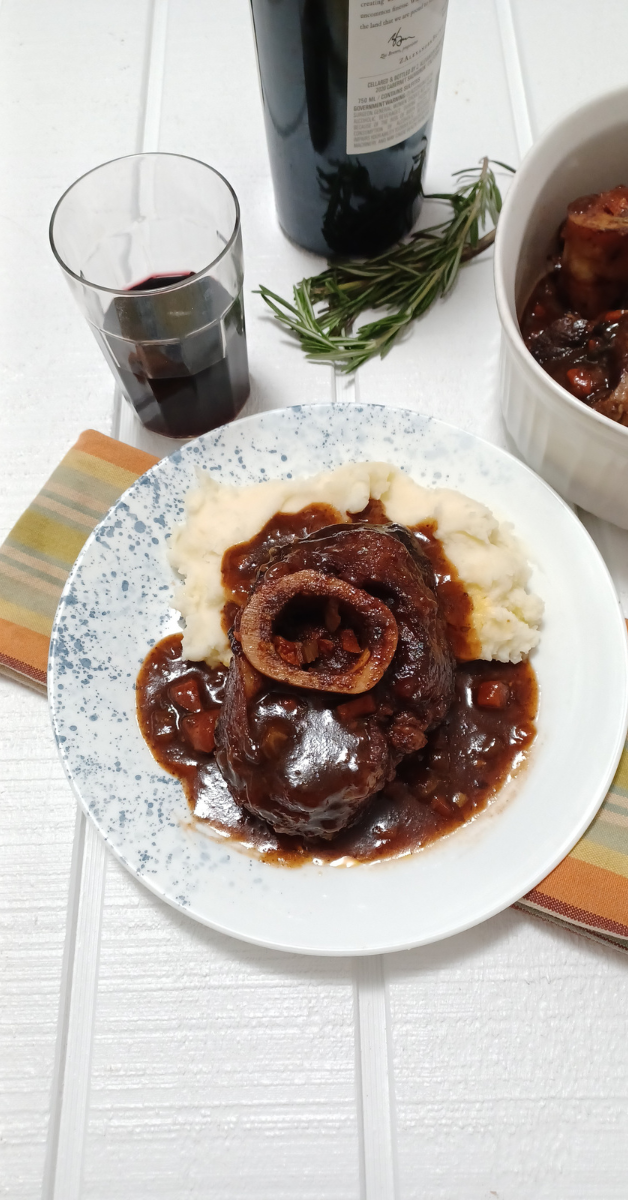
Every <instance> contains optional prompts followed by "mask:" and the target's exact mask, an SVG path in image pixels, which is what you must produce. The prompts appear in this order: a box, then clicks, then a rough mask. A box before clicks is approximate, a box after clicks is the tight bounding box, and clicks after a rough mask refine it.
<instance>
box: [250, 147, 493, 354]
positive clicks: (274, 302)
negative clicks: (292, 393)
mask: <svg viewBox="0 0 628 1200" xmlns="http://www.w3.org/2000/svg"><path fill="white" fill-rule="evenodd" d="M491 162H492V163H494V165H495V166H498V167H502V168H503V169H504V170H506V171H512V169H513V168H512V167H509V166H507V164H506V163H501V162H499V161H497V160H495V159H491V160H489V159H488V158H484V159H482V161H481V165H480V166H479V167H477V168H470V169H465V170H464V171H457V172H456V173H455V175H454V179H457V180H458V187H457V188H456V190H455V191H454V192H446V193H436V194H432V195H429V196H427V197H426V199H428V200H440V201H442V202H444V203H446V204H449V206H450V207H451V209H452V215H451V217H450V219H449V220H448V221H442V222H441V223H440V224H438V225H431V226H430V227H429V228H428V229H420V230H419V231H418V232H417V233H414V234H412V236H411V237H410V239H409V240H408V241H407V242H402V243H401V244H400V245H398V246H395V247H393V249H392V250H388V251H387V252H386V253H385V254H380V255H378V256H377V257H376V258H371V259H367V260H366V261H364V262H353V261H352V262H337V263H331V264H330V265H329V267H328V268H327V270H325V271H322V272H321V274H320V275H312V276H310V278H308V279H302V280H301V282H300V283H297V284H296V285H295V287H294V289H293V302H292V304H290V302H289V301H288V300H284V299H283V298H282V297H281V296H278V295H277V294H276V293H275V292H271V290H270V288H267V287H264V286H263V285H260V288H259V295H261V296H262V297H263V299H264V300H265V301H266V303H267V304H268V306H269V307H270V308H271V309H272V311H273V313H274V315H275V317H276V318H277V320H278V321H281V322H282V324H283V325H285V326H286V327H287V328H288V329H289V330H290V332H291V333H292V334H294V336H295V337H297V338H298V339H299V341H300V343H301V346H302V348H303V350H304V351H305V353H306V355H307V357H308V358H310V359H313V360H315V361H316V362H330V363H333V364H334V365H335V366H337V367H338V368H339V369H340V370H342V371H344V372H350V371H355V370H356V369H357V368H358V367H360V366H362V363H365V362H366V361H367V360H368V359H369V358H373V357H374V355H376V354H379V355H381V356H382V357H383V355H385V354H387V353H388V351H389V350H390V348H391V346H392V345H393V342H394V341H395V340H396V339H397V338H398V337H399V335H400V334H402V333H403V332H404V330H405V329H407V327H408V325H410V324H411V322H412V321H415V320H416V319H417V317H421V316H423V313H425V312H427V310H428V309H429V308H431V306H432V304H433V303H434V301H435V300H437V299H438V297H439V296H446V295H447V293H448V292H450V291H451V289H452V288H453V286H454V284H455V282H456V279H457V277H458V272H459V271H460V267H461V266H462V264H463V263H464V262H468V261H469V259H471V258H475V257H476V255H478V254H481V253H482V251H483V250H486V249H487V247H488V246H490V245H491V244H492V242H493V240H494V238H495V226H496V225H497V220H498V217H499V213H500V210H501V205H502V198H501V194H500V191H499V187H498V185H497V180H496V178H495V174H494V172H493V170H492V169H491ZM489 221H490V222H492V228H490V229H488V231H487V232H483V231H484V229H485V226H486V225H487V224H488V223H489ZM369 309H384V310H385V311H384V312H383V313H382V315H381V316H377V317H376V318H375V319H374V320H372V321H369V322H368V323H367V324H365V325H361V326H359V328H358V329H356V330H355V332H354V324H355V321H356V319H357V318H358V317H359V316H360V314H361V313H364V312H366V311H368V310H369Z"/></svg>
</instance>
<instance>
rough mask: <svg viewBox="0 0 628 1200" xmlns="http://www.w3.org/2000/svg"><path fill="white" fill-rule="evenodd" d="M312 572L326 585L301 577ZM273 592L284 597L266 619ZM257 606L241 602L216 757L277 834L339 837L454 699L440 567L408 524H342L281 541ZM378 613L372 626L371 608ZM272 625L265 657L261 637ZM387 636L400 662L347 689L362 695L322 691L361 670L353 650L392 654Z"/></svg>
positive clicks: (238, 793) (237, 793)
mask: <svg viewBox="0 0 628 1200" xmlns="http://www.w3.org/2000/svg"><path fill="white" fill-rule="evenodd" d="M314 575H316V577H317V579H318V581H319V582H318V584H317V587H318V588H319V593H318V594H316V589H314V591H312V589H310V590H309V591H308V588H307V587H301V583H302V581H303V579H304V577H306V578H307V580H309V581H310V583H311V580H312V577H313V576H314ZM321 577H323V583H321V582H320V579H321ZM325 577H326V578H327V581H328V583H327V587H324V586H323V584H324V580H325ZM291 580H292V582H291ZM341 584H344V585H349V592H350V593H351V596H349V593H347V594H346V596H345V593H344V590H343V587H342V586H340V585H341ZM354 592H358V593H361V594H362V596H363V599H362V600H361V601H360V604H358V603H357V602H356V600H355V596H354V595H353V593H354ZM256 596H257V597H259V599H258V600H257V601H256ZM278 596H279V601H278V600H277V597H278ZM343 596H345V599H343ZM350 599H351V600H352V603H351V602H350ZM264 601H268V602H269V603H271V601H272V603H271V608H270V609H269V610H267V611H266V615H265V624H264V623H263V622H262V615H263V610H264ZM284 601H285V602H284ZM371 602H375V603H371ZM256 604H257V608H256V607H255V606H256ZM250 605H253V615H252V617H249V616H248V615H247V614H248V612H249V609H248V608H245V609H244V610H241V611H240V612H239V613H238V614H237V615H236V619H235V622H234V626H233V629H232V631H231V638H232V646H233V650H234V654H233V659H232V663H231V666H230V668H229V676H228V680H227V685H226V692H225V702H224V706H223V709H222V713H221V716H220V719H219V721H218V724H217V727H216V735H215V736H216V747H217V750H216V761H217V763H218V766H219V768H220V770H221V772H222V774H223V776H224V778H225V780H226V782H227V784H228V786H229V789H230V791H231V793H232V795H233V796H234V798H235V800H236V801H237V803H238V804H240V805H241V806H243V807H244V808H246V809H248V811H249V812H252V813H253V814H255V815H256V816H260V817H263V818H264V819H265V820H267V821H268V822H269V823H270V824H271V825H272V826H273V827H274V828H275V829H276V830H277V831H279V832H284V833H292V834H300V835H302V836H306V837H315V836H316V837H325V838H330V837H333V835H334V834H335V833H337V832H338V831H339V830H340V829H343V828H345V827H347V826H348V825H350V824H352V823H353V822H354V821H355V820H356V819H357V818H358V816H359V815H360V814H361V812H362V811H363V809H364V806H365V804H366V803H367V802H368V800H369V799H370V797H372V796H373V795H374V794H375V793H377V792H378V791H379V790H380V789H381V788H382V787H383V786H384V784H385V783H386V782H387V781H388V780H390V779H391V778H392V776H393V775H394V771H395V768H396V766H397V764H398V763H399V762H400V761H401V759H402V758H403V757H404V756H405V755H406V754H411V753H413V752H415V751H417V750H420V749H421V747H422V746H424V745H425V743H426V733H427V731H428V730H429V729H431V728H433V727H434V726H435V725H437V724H438V723H439V722H440V721H442V720H443V718H444V717H445V715H446V713H447V711H448V709H449V706H450V704H451V702H452V699H453V695H454V659H453V655H452V653H451V650H450V648H449V644H448V642H447V637H446V632H445V625H444V621H443V619H442V616H441V614H440V611H439V608H438V604H437V601H436V597H435V594H434V578H433V574H432V568H431V566H430V564H429V561H428V559H427V558H426V556H425V555H424V553H423V551H422V550H421V548H420V546H419V544H418V543H417V542H416V539H414V538H413V537H412V535H411V534H410V533H409V532H408V531H407V530H405V529H403V528H402V527H400V526H386V527H380V526H371V525H336V526H330V527H328V528H326V529H322V530H319V531H317V532H316V533H314V534H312V535H311V536H309V537H306V538H303V539H302V540H301V541H299V542H298V543H297V544H296V545H292V546H288V547H284V548H283V549H281V550H279V552H278V554H277V556H276V557H275V558H274V559H272V560H271V561H270V562H269V564H268V565H267V566H266V567H265V568H262V570H261V571H260V573H259V576H258V579H257V583H256V587H255V590H254V592H253V598H252V600H251V601H249V607H250ZM360 606H361V607H360ZM382 610H386V613H387V614H389V615H388V616H386V617H385V616H384V613H383V611H382ZM372 612H376V613H377V620H375V618H374V619H373V620H374V623H373V622H371V624H370V625H369V622H368V621H367V620H366V617H364V619H363V614H368V613H372ZM377 622H379V624H378V623H377ZM262 627H263V629H264V639H263V640H264V641H265V654H266V657H264V653H262V655H261V657H260V655H259V654H258V653H257V649H258V647H255V646H253V649H252V647H251V639H254V637H255V632H256V630H259V629H260V628H262ZM393 631H396V649H394V650H393V652H392V654H390V653H389V652H390V648H391V646H392V634H393ZM386 637H387V638H388V644H387V650H386V654H385V655H384V656H383V657H384V658H385V657H386V655H388V659H387V662H388V663H389V665H386V666H385V667H384V670H383V672H382V671H381V670H378V671H377V673H376V676H375V678H374V679H373V682H371V683H370V684H369V683H368V682H367V690H365V689H364V688H357V689H356V688H352V689H349V688H344V689H343V690H345V691H346V692H349V691H351V693H352V695H353V696H354V698H352V699H349V700H348V701H347V702H342V701H343V697H339V696H338V691H339V690H340V689H337V690H336V691H335V692H334V691H332V690H331V689H330V690H321V683H320V681H323V680H324V679H326V678H332V679H333V677H334V676H335V677H336V678H340V677H342V676H343V674H344V675H345V676H346V675H347V673H349V674H350V672H351V665H350V664H351V661H352V660H353V663H354V665H355V664H356V663H358V662H359V661H360V659H362V660H363V663H362V667H361V668H358V670H363V669H364V667H367V668H368V663H369V661H370V660H371V659H374V660H376V661H377V662H379V664H380V665H381V662H382V661H383V658H382V656H381V655H380V649H381V646H380V643H381V644H383V642H384V641H385V638H386ZM367 652H368V655H369V658H368V659H366V660H364V656H365V655H366V653H367ZM251 658H252V659H254V660H255V661H254V662H252V661H250V660H251ZM277 662H279V663H280V664H281V665H280V667H279V668H277ZM259 667H262V670H259V669H258V668H259ZM273 673H274V676H275V677H274V678H272V677H271V676H272V675H273ZM356 673H357V672H356ZM315 680H318V681H319V682H315ZM295 683H296V684H298V686H295ZM373 684H374V686H373ZM327 686H329V685H327ZM356 691H358V692H360V694H359V695H355V692H356ZM339 700H340V701H341V702H340V703H339Z"/></svg>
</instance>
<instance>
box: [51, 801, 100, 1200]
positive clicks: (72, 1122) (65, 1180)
mask: <svg viewBox="0 0 628 1200" xmlns="http://www.w3.org/2000/svg"><path fill="white" fill-rule="evenodd" d="M82 820H83V826H84V837H83V838H82V839H81V841H82V854H81V855H80V857H81V859H82V862H81V865H80V878H79V882H78V893H79V894H78V903H77V905H76V924H75V928H74V929H73V930H69V940H70V943H71V947H72V948H71V950H70V952H69V954H68V965H69V967H70V962H71V969H69V971H68V979H67V982H66V988H65V989H64V990H65V997H66V1005H65V1012H64V1013H63V1017H62V1019H63V1027H62V1029H63V1030H64V1031H66V1032H65V1038H64V1041H65V1045H63V1044H62V1053H63V1057H64V1062H63V1065H62V1067H61V1069H60V1071H59V1078H58V1082H59V1091H58V1093H57V1096H55V1097H54V1099H55V1100H56V1112H55V1124H56V1126H57V1128H56V1130H54V1129H53V1130H52V1131H51V1132H52V1133H53V1135H54V1133H55V1132H56V1147H55V1146H52V1147H51V1149H50V1154H49V1162H50V1164H51V1169H50V1173H49V1175H48V1178H47V1179H46V1187H47V1189H48V1190H47V1191H44V1200H48V1198H50V1200H80V1195H81V1183H82V1174H83V1150H84V1144H85V1134H86V1130H87V1118H88V1113H89V1093H90V1086H91V1062H92V1043H93V1035H94V1018H95V1012H96V1003H97V997H98V968H99V960H100V931H101V925H102V908H103V898H104V891H105V875H106V871H107V850H106V847H105V843H104V841H103V839H102V838H101V836H100V834H99V833H98V831H97V830H96V827H95V826H94V825H93V824H92V822H91V820H89V819H88V818H87V817H84V816H83V818H82ZM77 860H78V855H77ZM72 943H73V946H72ZM53 1163H54V1171H53V1169H52V1164H53Z"/></svg>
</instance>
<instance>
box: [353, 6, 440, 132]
mask: <svg viewBox="0 0 628 1200" xmlns="http://www.w3.org/2000/svg"><path fill="white" fill-rule="evenodd" d="M446 16H447V0H349V65H348V70H347V154H368V153H370V152H372V151H373V150H385V149H386V147H387V146H395V145H396V144H397V142H402V141H403V140H404V138H407V137H410V136H411V135H412V134H413V133H416V132H417V131H418V130H419V129H420V128H421V127H422V126H423V125H425V124H426V123H427V121H429V119H430V117H431V115H432V113H433V111H434V102H435V100H436V87H437V84H438V72H439V69H440V60H441V54H442V50H443V37H444V34H445V18H446Z"/></svg>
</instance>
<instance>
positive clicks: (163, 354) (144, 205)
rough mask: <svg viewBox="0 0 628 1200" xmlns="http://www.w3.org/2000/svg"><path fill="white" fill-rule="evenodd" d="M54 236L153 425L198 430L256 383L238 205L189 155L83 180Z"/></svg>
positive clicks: (108, 168) (69, 195) (107, 169)
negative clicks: (249, 346)
mask: <svg viewBox="0 0 628 1200" xmlns="http://www.w3.org/2000/svg"><path fill="white" fill-rule="evenodd" d="M50 243H51V245H52V249H53V252H54V254H55V256H56V258H57V260H58V261H59V263H60V264H61V266H62V268H63V271H64V273H65V277H66V279H67V281H68V283H69V285H70V288H71V290H72V292H73V293H74V296H75V298H76V300H77V302H78V304H79V306H80V308H81V309H82V311H83V313H84V314H85V316H86V318H87V320H88V322H89V324H90V326H91V328H92V330H93V332H94V335H95V337H96V340H97V341H98V343H99V345H100V347H101V349H102V351H103V353H104V355H105V358H106V359H107V361H108V363H109V365H110V367H111V369H112V371H113V373H114V375H115V377H116V379H117V380H118V382H119V384H120V386H121V388H122V391H123V392H124V395H125V396H126V398H127V400H129V402H130V403H131V405H132V406H133V408H134V410H135V412H136V413H137V416H138V417H139V419H140V421H141V422H142V424H143V425H145V426H146V428H147V429H151V430H153V431H154V432H155V433H161V434H164V435H165V436H166V437H171V438H182V439H183V438H190V437H196V436H197V435H198V434H200V433H206V432H207V430H209V429H215V428H216V426H217V425H222V424H224V423H225V422H226V421H230V420H232V419H233V418H234V417H236V416H237V414H238V413H239V411H240V409H241V408H242V406H243V404H244V402H245V400H246V398H247V396H248V394H249V372H248V361H247V354H246V334H245V328H244V307H243V302H242V284H243V277H244V270H243V261H242V235H241V230H240V206H239V204H238V199H237V196H236V194H235V192H234V190H233V188H232V187H231V185H230V184H229V183H228V182H227V180H226V179H225V178H224V177H223V176H222V175H220V174H219V172H218V171H215V170H214V169H213V167H209V166H208V165H207V164H206V163H203V162H199V160H198V159H195V158H188V157H186V156H185V155H182V154H162V153H154V154H131V155H129V156H128V157H125V158H117V159H114V160H113V161H112V162H108V163H104V164H103V165H102V166H100V167H96V168H95V169H94V170H93V171H88V173H87V174H86V175H83V176H81V178H80V179H78V180H77V181H76V183H73V184H72V186H71V187H70V188H68V190H67V192H65V193H64V195H63V196H62V197H61V199H60V200H59V202H58V204H57V206H56V208H55V210H54V212H53V214H52V219H51V222H50Z"/></svg>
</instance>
